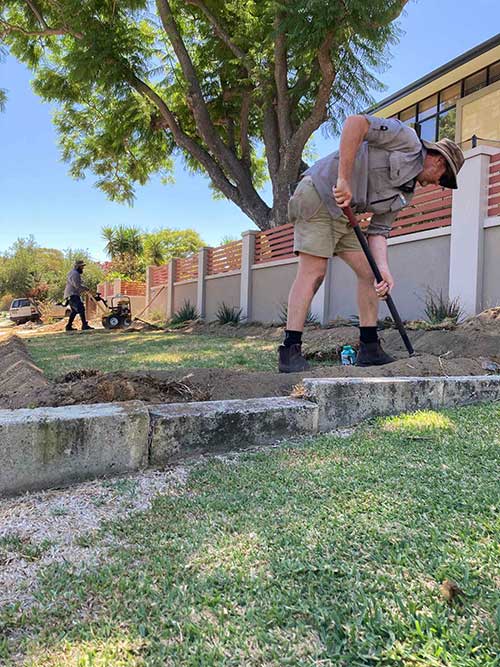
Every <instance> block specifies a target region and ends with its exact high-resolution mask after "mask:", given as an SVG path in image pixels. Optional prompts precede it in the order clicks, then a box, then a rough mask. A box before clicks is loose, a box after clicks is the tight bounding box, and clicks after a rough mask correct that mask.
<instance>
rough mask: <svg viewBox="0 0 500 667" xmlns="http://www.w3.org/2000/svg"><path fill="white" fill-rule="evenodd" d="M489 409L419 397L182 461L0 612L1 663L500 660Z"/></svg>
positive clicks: (82, 666)
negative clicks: (170, 481) (370, 417)
mask: <svg viewBox="0 0 500 667" xmlns="http://www.w3.org/2000/svg"><path fill="white" fill-rule="evenodd" d="M499 418H500V407H499V405H498V404H494V405H490V406H479V407H470V408H465V409H460V410H455V411H447V412H444V413H442V414H441V413H439V414H438V413H417V414H414V415H408V416H403V417H399V418H392V419H385V420H378V421H377V422H373V423H370V424H366V425H363V426H361V427H359V428H358V429H356V431H355V432H354V433H353V434H352V435H351V436H350V437H347V438H340V437H334V436H332V435H325V436H322V437H318V438H315V439H310V440H308V441H306V442H302V443H297V444H292V443H289V444H288V445H286V444H285V445H283V446H282V447H281V448H279V449H274V450H271V451H268V452H262V453H258V454H247V455H245V456H244V457H243V458H242V459H241V460H240V461H239V462H237V463H235V462H234V461H232V462H231V461H229V462H224V461H221V460H213V461H210V462H208V463H205V464H202V465H200V466H199V467H196V468H193V469H192V472H191V476H190V479H189V482H188V487H187V489H186V491H185V493H183V494H181V495H180V496H178V497H172V496H160V497H158V498H157V499H156V500H155V502H154V504H153V507H152V509H150V510H149V511H146V512H143V513H140V514H136V515H132V516H130V517H129V518H128V519H126V520H120V521H115V522H112V523H109V524H108V525H106V526H104V527H102V529H101V530H100V532H99V533H98V534H97V535H93V536H90V537H89V540H88V545H96V544H103V541H105V540H108V542H109V541H110V538H113V540H114V546H111V547H110V551H109V554H108V556H107V557H106V559H105V562H104V564H102V565H101V566H99V567H97V566H89V567H87V568H81V569H75V568H72V567H71V566H69V565H64V564H63V565H57V566H53V567H51V568H49V569H46V570H45V571H43V574H42V576H41V577H40V578H39V581H38V585H39V588H38V592H37V594H36V604H35V605H34V607H33V608H31V609H30V610H28V611H27V612H25V613H23V612H21V611H20V610H19V609H18V608H16V607H14V608H11V609H9V610H6V611H5V612H4V614H3V617H1V618H0V638H1V637H2V636H3V637H5V639H4V640H3V660H4V663H3V664H6V665H9V655H12V654H13V653H14V652H15V651H17V650H19V651H20V652H21V653H24V654H25V656H26V662H23V665H28V666H30V667H35V666H36V667H54V666H57V667H90V666H92V667H104V666H106V667H108V666H109V667H122V666H127V667H129V666H130V667H132V666H133V667H139V666H141V667H143V666H145V667H153V666H154V667H163V666H165V665H166V666H170V667H184V666H186V667H187V666H190V667H191V666H192V667H219V666H221V665H224V666H227V667H242V666H252V667H253V666H262V667H264V666H265V667H283V666H284V665H294V666H297V667H298V666H301V667H302V666H310V667H313V666H322V667H323V666H328V667H375V666H377V667H389V666H390V667H400V666H403V667H434V666H436V667H437V666H446V667H477V666H480V667H494V666H496V665H499V664H500V658H499V652H498V647H499V646H500V639H499V627H500V544H499V536H500V520H499V507H500V498H499V489H500V480H499V470H500V430H499ZM130 492H133V489H132V490H131V489H130V488H128V487H127V485H125V486H124V493H130ZM83 543H85V541H84V542H83ZM111 543H112V544H113V542H111ZM447 578H449V579H453V580H455V581H456V582H458V584H459V585H460V586H461V588H462V589H463V590H464V591H465V593H466V597H465V598H464V600H463V602H462V603H461V604H454V605H451V606H449V605H448V604H447V603H446V602H445V601H444V600H443V599H442V598H441V597H440V594H439V590H438V587H439V583H440V582H442V581H443V580H444V579H447ZM2 618H3V621H2V620H1V619H2ZM0 646H2V640H1V639H0ZM10 652H11V653H10ZM1 657H2V653H1V649H0V658H1ZM16 664H19V663H16Z"/></svg>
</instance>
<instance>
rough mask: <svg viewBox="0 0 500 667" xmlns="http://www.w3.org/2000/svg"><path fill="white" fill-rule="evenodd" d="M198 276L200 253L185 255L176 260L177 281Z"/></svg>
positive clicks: (193, 278)
mask: <svg viewBox="0 0 500 667" xmlns="http://www.w3.org/2000/svg"><path fill="white" fill-rule="evenodd" d="M196 278H198V255H191V256H190V257H183V258H182V259H178V260H176V262H175V282H177V283H179V282H182V281H183V280H195V279H196Z"/></svg>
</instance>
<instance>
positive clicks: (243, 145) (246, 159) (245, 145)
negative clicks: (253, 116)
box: [240, 90, 252, 167]
mask: <svg viewBox="0 0 500 667" xmlns="http://www.w3.org/2000/svg"><path fill="white" fill-rule="evenodd" d="M251 99H252V92H251V91H250V90H244V91H243V97H242V99H241V111H240V149H241V160H242V162H243V163H244V164H245V165H247V166H248V167H250V141H249V139H248V127H249V117H250V103H251Z"/></svg>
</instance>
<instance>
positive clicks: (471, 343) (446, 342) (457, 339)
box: [0, 308, 500, 409]
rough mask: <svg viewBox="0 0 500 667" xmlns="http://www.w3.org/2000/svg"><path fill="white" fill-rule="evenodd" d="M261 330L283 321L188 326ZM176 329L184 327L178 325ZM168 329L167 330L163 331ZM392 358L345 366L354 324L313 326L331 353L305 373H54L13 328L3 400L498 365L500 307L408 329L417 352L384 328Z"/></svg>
mask: <svg viewBox="0 0 500 667" xmlns="http://www.w3.org/2000/svg"><path fill="white" fill-rule="evenodd" d="M207 332H210V333H211V334H214V335H215V334H217V335H230V336H239V337H247V336H251V337H259V338H261V337H262V338H266V339H269V340H276V341H278V340H279V339H280V338H281V335H282V330H281V329H279V328H270V327H258V326H256V325H252V326H248V327H244V326H242V327H220V326H217V325H203V324H198V325H193V326H191V327H188V328H187V329H186V331H185V332H184V333H185V335H196V334H202V333H207ZM176 333H179V332H178V331H176ZM165 335H168V333H166V334H165ZM381 335H382V338H383V340H384V347H385V348H386V349H387V350H389V351H390V352H391V353H392V354H394V355H395V356H396V357H397V359H396V361H395V362H394V363H392V364H389V365H387V366H383V367H371V368H357V367H353V366H340V365H339V364H338V355H339V351H340V349H341V347H342V345H344V344H349V343H350V344H354V345H355V344H356V343H357V339H358V331H357V329H356V328H355V327H345V326H344V327H333V328H326V329H324V328H319V327H318V328H310V329H308V330H307V332H306V335H305V345H304V349H305V353H306V355H307V356H308V357H309V358H310V359H313V360H320V361H323V362H328V361H331V362H332V365H321V366H315V367H313V369H312V370H311V371H310V372H307V373H292V374H289V375H283V374H279V373H277V372H248V371H242V370H229V369H216V368H212V369H207V368H193V369H185V368H182V369H174V370H165V371H154V372H153V371H151V372H147V373H141V372H139V371H135V372H123V371H121V372H113V373H104V372H101V371H98V370H94V369H76V370H75V371H72V372H70V373H67V374H66V375H64V376H62V377H60V378H57V379H56V380H54V381H51V380H49V379H47V378H46V377H45V375H44V374H43V372H42V371H41V370H40V369H39V368H37V366H36V365H35V364H34V363H33V361H32V360H31V358H30V356H29V353H28V351H27V348H26V346H25V344H24V342H23V341H22V340H21V339H19V338H18V337H16V336H13V335H11V336H9V337H8V338H7V339H4V340H2V341H0V408H8V409H15V408H32V407H42V406H64V405H73V404H79V403H106V402H111V401H129V400H142V401H146V402H149V403H169V402H176V403H177V402H186V401H207V400H222V399H244V398H258V397H266V396H287V395H289V394H290V393H291V392H292V391H293V389H294V387H296V386H297V385H300V383H301V381H302V379H303V378H304V377H395V376H403V377H409V376H420V377H426V376H431V375H434V376H454V375H455V376H456V375H484V374H488V373H500V308H494V309H490V310H489V311H485V313H482V314H481V315H479V316H477V317H475V318H472V319H471V320H468V321H467V322H465V323H464V324H463V325H461V326H459V327H457V328H456V329H454V330H451V331H450V330H431V331H428V330H416V331H410V338H411V340H412V342H413V345H414V347H415V349H416V350H417V353H418V355H417V356H415V357H412V358H409V357H408V355H407V353H406V351H405V348H404V346H403V344H402V342H401V339H400V336H399V333H398V332H397V331H396V330H394V329H387V330H385V331H383V332H381Z"/></svg>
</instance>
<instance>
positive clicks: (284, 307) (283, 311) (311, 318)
mask: <svg viewBox="0 0 500 667" xmlns="http://www.w3.org/2000/svg"><path fill="white" fill-rule="evenodd" d="M279 318H280V319H279V321H280V323H281V324H283V325H284V326H285V325H286V321H287V319H288V304H287V303H282V304H281V308H280V314H279ZM305 324H319V322H318V318H317V317H316V315H313V314H312V313H311V310H310V309H309V310H308V311H307V315H306V321H305Z"/></svg>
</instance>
